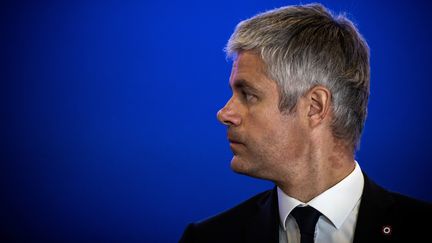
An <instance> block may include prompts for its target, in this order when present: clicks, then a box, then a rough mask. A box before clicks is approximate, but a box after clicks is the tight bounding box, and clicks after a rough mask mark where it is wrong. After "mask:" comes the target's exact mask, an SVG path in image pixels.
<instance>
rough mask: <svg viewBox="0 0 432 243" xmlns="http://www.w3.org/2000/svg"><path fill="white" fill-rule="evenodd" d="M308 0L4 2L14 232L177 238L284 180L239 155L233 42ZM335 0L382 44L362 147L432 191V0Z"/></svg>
mask: <svg viewBox="0 0 432 243" xmlns="http://www.w3.org/2000/svg"><path fill="white" fill-rule="evenodd" d="M307 2H308V1H304V2H303V3H307ZM425 2H426V1H425ZM298 3H299V2H298V1H228V0H223V1H207V2H204V1H167V0H159V1H103V2H96V1H90V2H77V1H67V2H66V1H45V2H44V1H28V2H20V1H11V2H10V3H4V1H3V3H2V4H1V10H0V11H1V12H0V19H1V38H0V50H1V53H0V54H1V68H0V70H1V73H0V75H1V76H0V77H1V89H0V90H1V93H0V94H1V96H0V101H1V123H0V124H1V130H0V132H1V134H0V135H1V157H0V159H1V164H0V172H1V178H0V181H1V195H0V204H1V208H0V209H1V210H0V221H1V225H0V230H1V238H0V239H7V238H9V239H15V240H25V241H41V242H44V241H62V242H77V241H80V242H87V241H92V242H94V241H104V242H107V241H117V240H118V241H122V242H129V241H143V242H176V241H177V240H178V238H179V237H180V235H181V233H182V231H183V229H184V227H185V226H186V224H187V223H189V222H191V221H196V220H198V219H202V218H205V217H208V216H210V215H213V214H216V213H218V212H220V211H221V210H224V209H227V208H229V207H231V206H233V205H235V204H237V203H239V202H241V201H243V200H244V199H247V198H248V197H250V196H252V195H254V194H256V193H258V192H260V191H262V190H264V189H268V188H271V187H272V185H271V183H269V182H265V181H260V180H256V179H251V178H248V177H245V176H240V175H237V174H234V173H233V172H231V170H230V168H229V162H230V159H231V152H230V150H229V147H228V143H227V142H226V134H225V129H224V127H223V126H222V125H220V124H218V122H217V120H216V111H217V110H218V109H219V108H221V107H222V106H223V105H224V103H225V101H226V100H227V99H228V98H229V96H230V91H229V89H228V83H227V82H228V76H229V72H230V66H231V64H230V62H228V61H226V60H225V56H224V53H223V51H222V49H223V47H224V45H225V43H226V40H227V39H228V38H229V36H230V34H231V33H232V31H233V29H234V27H235V25H236V24H237V23H238V22H239V21H240V20H242V19H245V18H247V17H250V16H252V15H254V14H256V13H257V12H260V11H264V10H268V9H272V8H275V7H279V6H283V5H286V4H298ZM323 3H324V4H326V5H327V6H328V7H329V8H330V9H332V10H334V11H335V12H341V11H346V12H347V13H348V16H349V17H351V18H352V19H353V20H354V21H355V22H356V23H357V25H358V28H359V29H360V31H361V32H362V33H363V35H364V36H365V38H366V39H367V41H368V43H369V45H370V48H371V66H372V67H371V69H372V79H371V80H372V81H371V82H372V83H371V98H370V106H369V117H368V120H367V123H366V128H365V132H364V136H363V141H362V145H361V150H360V152H359V153H358V154H357V156H356V157H357V160H358V161H359V163H360V164H361V166H362V168H363V170H364V171H366V172H367V173H368V174H369V176H370V177H372V178H374V179H375V181H377V182H378V183H380V184H382V185H383V186H385V187H387V188H389V189H391V190H394V191H398V192H402V193H404V194H408V195H410V196H414V197H417V198H420V199H424V200H428V201H432V194H431V185H432V179H431V167H432V166H431V165H430V161H431V159H430V151H431V146H430V145H431V142H430V138H431V137H432V131H431V130H430V127H431V125H430V120H431V117H432V109H431V107H432V99H431V96H430V93H431V90H432V83H431V78H430V73H431V70H432V63H431V56H432V46H431V41H430V40H431V37H432V21H431V19H430V17H429V16H428V15H429V14H430V11H429V8H430V6H427V4H425V3H422V2H420V1H418V2H416V1H404V2H397V1H388V2H387V3H385V2H381V1H380V2H377V1H353V0H351V1H338V2H336V1H323Z"/></svg>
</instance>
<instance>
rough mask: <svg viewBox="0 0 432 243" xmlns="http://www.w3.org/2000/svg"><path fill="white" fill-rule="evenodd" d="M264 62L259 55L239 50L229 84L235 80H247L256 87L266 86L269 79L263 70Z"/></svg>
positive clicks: (232, 83) (233, 83)
mask: <svg viewBox="0 0 432 243" xmlns="http://www.w3.org/2000/svg"><path fill="white" fill-rule="evenodd" d="M265 70H266V69H265V63H264V62H263V60H262V59H261V57H260V56H259V55H257V54H255V53H253V52H249V51H245V52H240V53H239V54H238V56H237V58H236V59H235V61H234V63H233V66H232V71H231V78H230V85H235V83H236V82H238V81H242V82H247V83H250V84H253V85H256V86H258V87H260V86H266V85H267V82H273V81H271V80H270V79H269V78H268V77H267V75H266V71H265Z"/></svg>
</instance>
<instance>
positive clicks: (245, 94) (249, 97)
mask: <svg viewBox="0 0 432 243" xmlns="http://www.w3.org/2000/svg"><path fill="white" fill-rule="evenodd" d="M241 93H242V96H243V98H244V99H245V100H246V101H247V102H255V101H256V100H257V97H256V96H255V95H253V94H251V93H248V92H246V91H244V90H242V92H241Z"/></svg>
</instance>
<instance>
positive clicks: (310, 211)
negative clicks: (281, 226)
mask: <svg viewBox="0 0 432 243" xmlns="http://www.w3.org/2000/svg"><path fill="white" fill-rule="evenodd" d="M291 215H292V216H293V217H294V218H295V220H296V221H297V225H298V227H299V229H300V234H301V236H302V238H304V236H307V237H312V239H313V237H314V234H315V225H316V223H317V221H318V218H319V217H320V216H321V213H320V212H319V211H318V210H316V209H315V208H313V207H311V206H306V207H296V208H294V209H293V211H292V212H291Z"/></svg>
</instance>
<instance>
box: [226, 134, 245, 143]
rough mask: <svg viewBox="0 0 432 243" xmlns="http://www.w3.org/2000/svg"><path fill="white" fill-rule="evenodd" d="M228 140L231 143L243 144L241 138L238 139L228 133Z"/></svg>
mask: <svg viewBox="0 0 432 243" xmlns="http://www.w3.org/2000/svg"><path fill="white" fill-rule="evenodd" d="M228 141H229V142H230V143H231V144H243V143H242V142H241V141H240V140H239V139H237V138H236V137H235V136H233V135H230V134H228Z"/></svg>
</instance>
